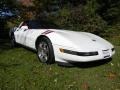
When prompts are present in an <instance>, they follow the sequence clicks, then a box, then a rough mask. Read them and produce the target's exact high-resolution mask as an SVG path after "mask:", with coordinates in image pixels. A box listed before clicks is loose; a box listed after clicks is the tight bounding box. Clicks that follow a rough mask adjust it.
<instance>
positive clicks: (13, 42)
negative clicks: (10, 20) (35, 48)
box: [10, 34, 17, 48]
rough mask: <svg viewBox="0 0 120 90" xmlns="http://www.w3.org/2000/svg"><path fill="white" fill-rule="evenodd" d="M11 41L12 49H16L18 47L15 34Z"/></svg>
mask: <svg viewBox="0 0 120 90" xmlns="http://www.w3.org/2000/svg"><path fill="white" fill-rule="evenodd" d="M10 41H11V47H12V48H15V47H16V46H17V45H16V41H15V36H14V35H13V34H12V35H11V38H10Z"/></svg>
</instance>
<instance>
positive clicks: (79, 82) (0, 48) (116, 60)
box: [0, 39, 120, 90]
mask: <svg viewBox="0 0 120 90" xmlns="http://www.w3.org/2000/svg"><path fill="white" fill-rule="evenodd" d="M110 41H111V42H113V44H115V48H116V54H115V55H114V57H113V59H112V61H110V62H108V63H104V64H102V65H97V66H93V67H86V68H82V67H77V66H76V67H69V68H68V67H61V66H58V65H57V64H52V65H46V64H42V63H40V62H39V60H38V58H37V56H36V54H35V53H34V52H32V51H30V50H27V49H25V48H14V49H11V48H10V45H9V43H8V42H7V41H3V40H0V90H120V39H118V41H116V42H115V39H111V40H110Z"/></svg>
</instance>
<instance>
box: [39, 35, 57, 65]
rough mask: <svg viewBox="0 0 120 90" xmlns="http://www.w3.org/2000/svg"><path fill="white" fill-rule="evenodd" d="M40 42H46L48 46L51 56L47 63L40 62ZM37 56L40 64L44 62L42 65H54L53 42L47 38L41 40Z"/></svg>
mask: <svg viewBox="0 0 120 90" xmlns="http://www.w3.org/2000/svg"><path fill="white" fill-rule="evenodd" d="M40 42H45V43H46V44H47V45H48V49H49V56H48V60H47V61H46V62H42V61H41V60H40V58H39V56H38V45H39V43H40ZM37 56H38V58H39V60H40V62H42V63H46V64H52V63H54V62H55V57H54V51H53V46H52V43H51V41H50V40H49V39H48V38H47V37H42V38H41V39H39V40H38V43H37Z"/></svg>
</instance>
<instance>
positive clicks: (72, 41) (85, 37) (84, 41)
mask: <svg viewBox="0 0 120 90" xmlns="http://www.w3.org/2000/svg"><path fill="white" fill-rule="evenodd" d="M53 31H54V32H55V33H56V34H57V35H58V37H60V38H62V39H59V38H58V40H57V41H55V42H54V43H55V44H59V45H61V46H66V47H70V48H71V49H72V48H73V49H79V50H84V51H96V50H98V49H102V50H106V49H110V48H113V45H112V44H111V43H109V42H108V41H107V40H105V39H103V38H101V37H99V36H96V35H94V34H91V33H87V32H77V31H68V30H53Z"/></svg>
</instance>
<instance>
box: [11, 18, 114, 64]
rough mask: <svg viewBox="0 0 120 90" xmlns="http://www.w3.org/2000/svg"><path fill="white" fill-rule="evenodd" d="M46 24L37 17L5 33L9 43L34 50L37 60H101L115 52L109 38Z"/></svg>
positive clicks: (68, 61) (46, 61)
mask: <svg viewBox="0 0 120 90" xmlns="http://www.w3.org/2000/svg"><path fill="white" fill-rule="evenodd" d="M46 27H47V24H43V22H40V21H37V20H30V21H24V22H22V23H21V24H20V25H19V26H18V27H16V28H13V29H12V30H11V31H10V33H9V35H10V38H11V43H12V46H16V44H21V45H24V46H27V47H29V48H31V49H34V50H36V51H37V55H38V58H39V60H40V61H41V62H43V63H47V64H51V63H54V62H62V63H70V62H90V61H97V60H105V59H108V58H111V57H112V56H113V54H114V53H115V50H114V46H113V45H112V44H111V43H110V42H108V41H106V40H105V39H103V38H101V37H99V36H96V35H94V34H91V33H87V32H77V31H68V30H63V29H44V28H46ZM47 28H48V27H47Z"/></svg>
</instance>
